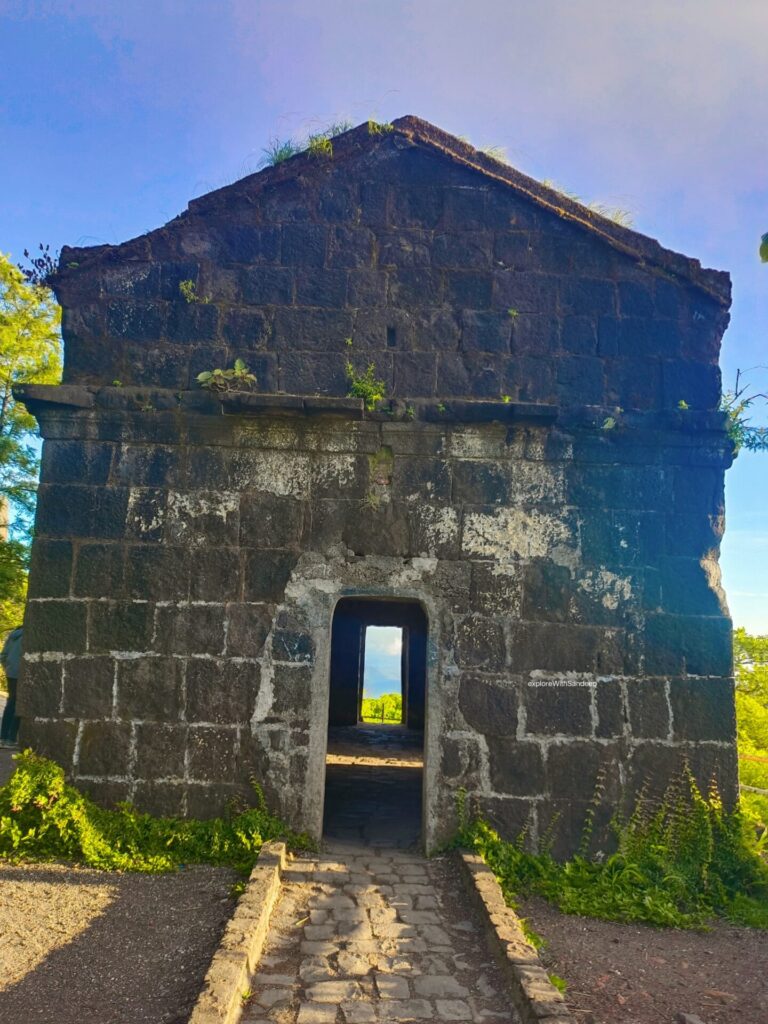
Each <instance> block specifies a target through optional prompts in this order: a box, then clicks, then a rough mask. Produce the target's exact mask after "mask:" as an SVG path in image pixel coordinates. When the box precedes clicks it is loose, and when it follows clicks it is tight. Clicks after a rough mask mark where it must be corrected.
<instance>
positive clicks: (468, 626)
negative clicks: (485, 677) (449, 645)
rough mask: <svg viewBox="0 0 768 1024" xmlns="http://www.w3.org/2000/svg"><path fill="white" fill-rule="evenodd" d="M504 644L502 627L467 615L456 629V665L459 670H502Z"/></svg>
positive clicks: (476, 616)
mask: <svg viewBox="0 0 768 1024" xmlns="http://www.w3.org/2000/svg"><path fill="white" fill-rule="evenodd" d="M504 663H505V644H504V631H503V629H502V627H501V626H500V625H499V624H498V623H496V622H493V621H492V620H490V619H486V618H484V617H483V616H481V615H469V616H467V618H465V619H463V620H462V621H461V622H460V623H459V625H458V626H457V627H456V664H457V665H459V666H460V667H461V668H485V669H486V670H487V671H489V672H499V671H502V670H503V668H504Z"/></svg>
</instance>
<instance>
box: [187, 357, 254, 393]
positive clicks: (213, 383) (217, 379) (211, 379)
mask: <svg viewBox="0 0 768 1024" xmlns="http://www.w3.org/2000/svg"><path fill="white" fill-rule="evenodd" d="M196 380H197V383H198V384H199V385H200V387H201V388H208V390H210V391H218V392H219V393H223V392H232V391H250V389H251V388H252V387H253V385H254V384H255V383H256V376H255V374H253V373H250V372H249V370H248V367H247V366H246V365H245V363H244V362H243V360H242V359H236V360H235V365H234V366H233V367H231V368H230V369H229V370H203V372H202V373H198V375H197V378H196Z"/></svg>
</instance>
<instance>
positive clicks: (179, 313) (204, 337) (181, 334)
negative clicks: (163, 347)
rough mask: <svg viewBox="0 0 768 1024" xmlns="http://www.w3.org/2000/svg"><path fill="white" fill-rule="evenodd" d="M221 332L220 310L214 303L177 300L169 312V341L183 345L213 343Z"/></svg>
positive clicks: (167, 330)
mask: <svg viewBox="0 0 768 1024" xmlns="http://www.w3.org/2000/svg"><path fill="white" fill-rule="evenodd" d="M218 331H219V308H218V306H215V305H214V304H213V303H212V302H186V301H185V300H184V299H177V300H176V301H175V302H174V303H172V304H171V307H170V309H169V311H168V321H167V324H166V334H167V337H168V340H169V341H171V342H177V343H179V344H182V345H189V344H190V343H197V342H213V341H215V340H216V337H217V335H218Z"/></svg>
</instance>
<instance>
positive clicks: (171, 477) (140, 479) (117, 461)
mask: <svg viewBox="0 0 768 1024" xmlns="http://www.w3.org/2000/svg"><path fill="white" fill-rule="evenodd" d="M183 479H184V472H183V459H182V457H181V453H180V451H179V449H178V448H176V447H172V446H170V445H167V446H163V445H137V444H123V445H119V446H117V447H116V449H115V455H114V460H113V464H112V480H113V481H114V482H115V483H119V484H124V485H126V486H128V487H178V486H180V485H181V484H182V482H183Z"/></svg>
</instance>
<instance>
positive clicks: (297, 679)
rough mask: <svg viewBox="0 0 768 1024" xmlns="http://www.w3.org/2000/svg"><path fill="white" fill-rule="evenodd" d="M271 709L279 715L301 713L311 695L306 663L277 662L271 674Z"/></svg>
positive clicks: (310, 682) (310, 680) (310, 674)
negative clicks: (272, 694) (272, 674)
mask: <svg viewBox="0 0 768 1024" xmlns="http://www.w3.org/2000/svg"><path fill="white" fill-rule="evenodd" d="M272 685H273V692H274V696H273V698H272V711H273V713H274V714H275V715H280V716H281V717H284V718H285V717H290V716H291V715H297V714H303V713H304V710H305V709H306V708H307V707H308V706H309V702H310V700H311V696H312V673H311V670H310V669H309V668H308V667H307V666H306V665H300V664H285V663H281V664H277V665H275V668H274V676H273V681H272Z"/></svg>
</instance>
